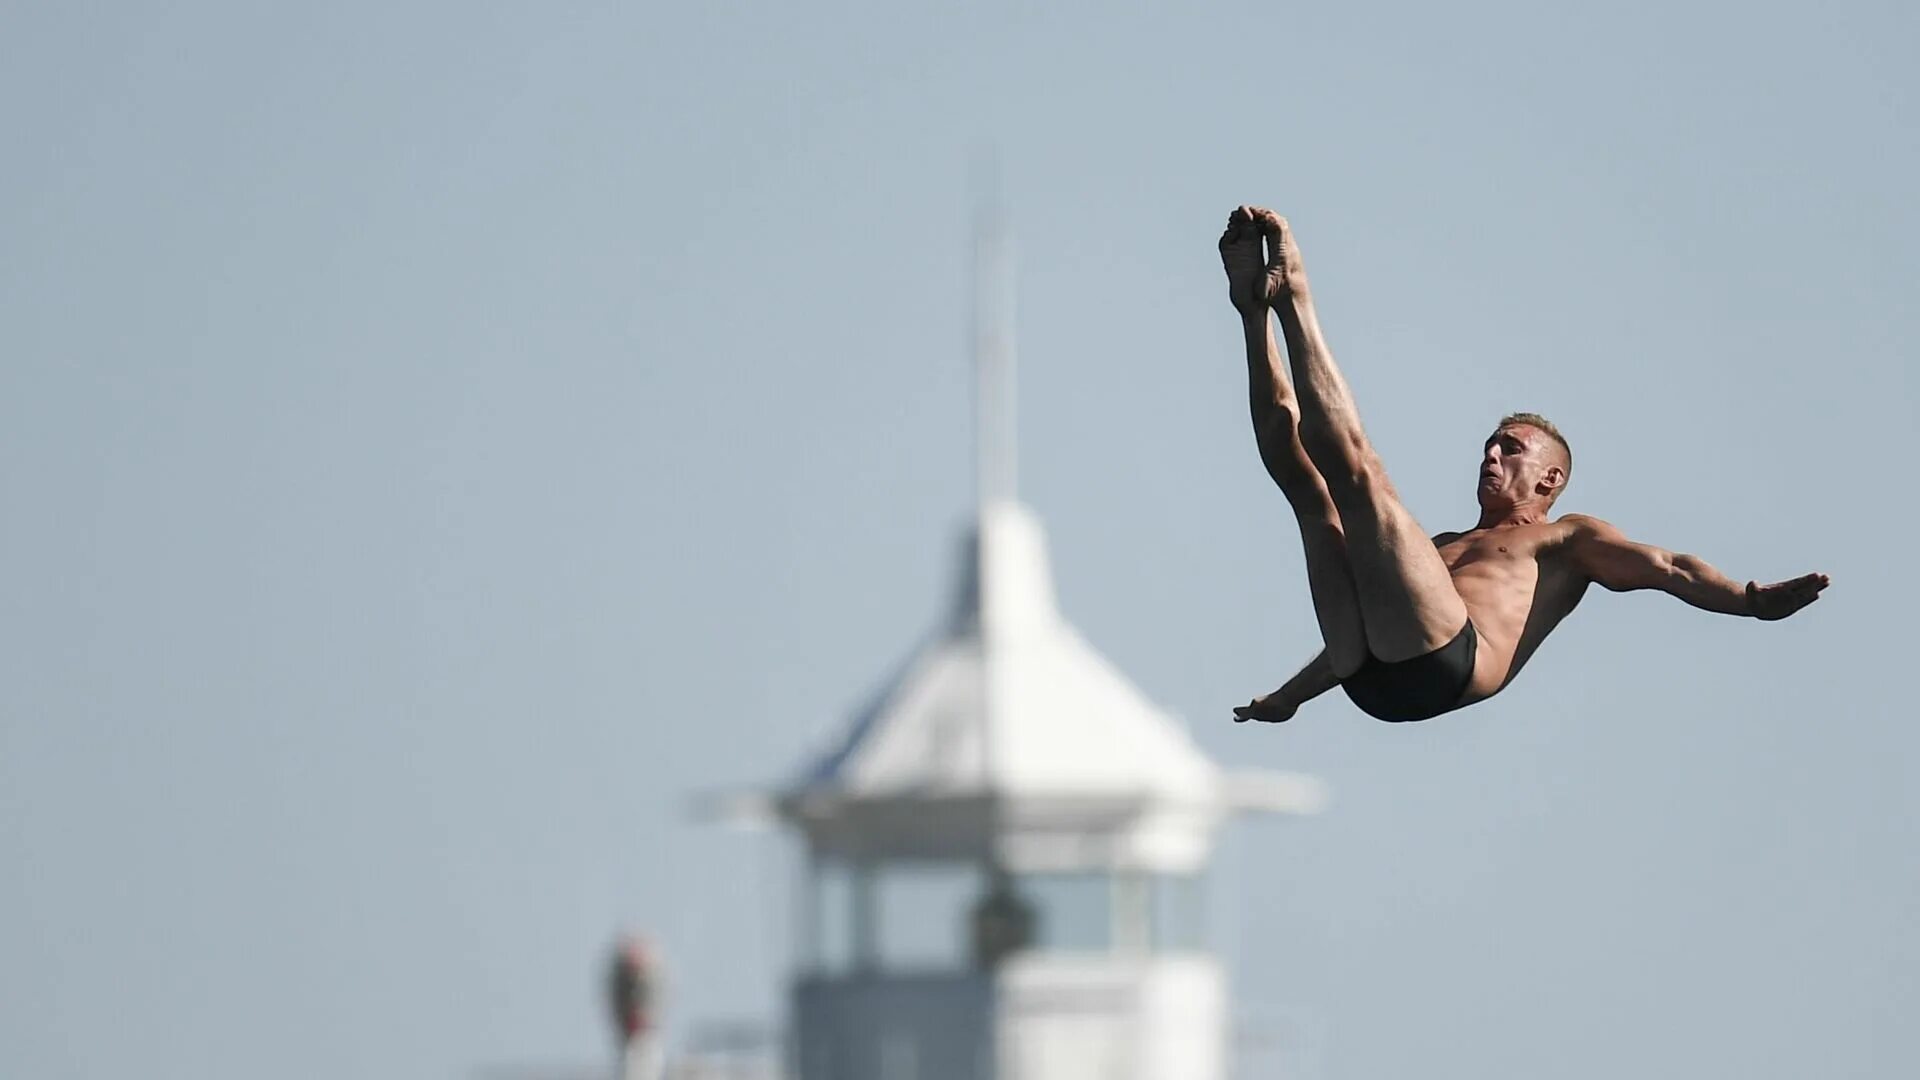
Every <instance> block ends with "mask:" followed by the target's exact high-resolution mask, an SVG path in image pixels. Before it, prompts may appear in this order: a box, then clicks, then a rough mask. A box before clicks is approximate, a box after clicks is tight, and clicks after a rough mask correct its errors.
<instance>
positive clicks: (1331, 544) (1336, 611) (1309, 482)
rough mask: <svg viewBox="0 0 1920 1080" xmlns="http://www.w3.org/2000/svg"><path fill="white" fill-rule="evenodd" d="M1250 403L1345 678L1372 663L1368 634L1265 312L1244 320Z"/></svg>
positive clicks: (1318, 613)
mask: <svg viewBox="0 0 1920 1080" xmlns="http://www.w3.org/2000/svg"><path fill="white" fill-rule="evenodd" d="M1246 322H1247V325H1246V334H1247V368H1248V382H1249V395H1248V396H1249V399H1250V400H1249V404H1250V405H1251V407H1252V413H1253V433H1254V439H1255V441H1256V442H1257V443H1258V444H1259V447H1260V461H1261V463H1262V464H1263V465H1265V466H1266V468H1267V475H1268V476H1270V477H1272V478H1273V482H1274V484H1275V485H1277V486H1278V487H1279V488H1280V491H1281V493H1282V494H1283V495H1285V496H1286V497H1287V503H1288V505H1290V506H1292V507H1293V515H1294V518H1295V520H1296V521H1297V522H1298V524H1299V526H1300V546H1301V548H1302V549H1303V550H1304V551H1305V553H1306V557H1307V588H1308V591H1309V592H1310V593H1311V595H1312V596H1313V614H1314V618H1315V620H1317V621H1318V622H1319V624H1320V638H1321V640H1322V641H1323V642H1325V644H1326V649H1327V660H1328V662H1329V663H1330V664H1331V665H1332V667H1333V672H1334V674H1335V675H1336V676H1339V677H1340V678H1345V677H1347V676H1348V675H1351V674H1353V673H1354V672H1356V671H1358V670H1360V666H1361V665H1362V664H1365V663H1366V662H1367V654H1368V650H1367V635H1366V627H1365V625H1364V623H1363V622H1362V618H1361V612H1360V598H1359V595H1358V593H1357V592H1356V591H1355V589H1354V583H1353V573H1352V572H1351V571H1350V570H1349V569H1348V567H1347V552H1346V542H1345V538H1344V537H1343V536H1342V534H1341V531H1340V514H1339V512H1338V511H1337V510H1336V509H1335V508H1334V505H1333V499H1332V497H1331V496H1330V495H1329V494H1328V492H1327V484H1326V481H1325V480H1323V479H1321V477H1320V473H1319V472H1318V471H1317V470H1316V469H1315V468H1314V467H1313V462H1312V460H1311V459H1309V458H1308V457H1307V451H1306V448H1305V447H1304V446H1302V445H1301V444H1300V422H1299V417H1300V410H1299V403H1298V402H1297V401H1296V400H1294V397H1293V392H1292V389H1291V387H1289V386H1288V384H1287V379H1286V374H1285V372H1284V371H1283V370H1282V369H1281V360H1280V350H1279V347H1278V345H1277V344H1276V343H1275V341H1274V338H1273V328H1272V324H1271V322H1270V321H1269V320H1268V318H1267V315H1266V312H1265V311H1262V312H1260V313H1259V314H1258V324H1257V325H1256V324H1255V321H1254V320H1253V319H1248V320H1246Z"/></svg>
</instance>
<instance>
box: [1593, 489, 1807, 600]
mask: <svg viewBox="0 0 1920 1080" xmlns="http://www.w3.org/2000/svg"><path fill="white" fill-rule="evenodd" d="M1562 520H1563V521H1566V522H1568V523H1569V524H1571V525H1572V526H1573V536H1572V537H1571V538H1570V543H1571V545H1572V552H1573V557H1574V559H1575V560H1576V562H1577V563H1578V565H1579V567H1580V569H1581V571H1582V572H1583V573H1585V574H1586V575H1587V577H1588V578H1590V579H1591V580H1593V581H1596V582H1598V583H1600V584H1601V585H1602V586H1604V587H1606V588H1608V589H1612V590H1613V591H1614V592H1628V591H1631V590H1634V589H1659V590H1660V591H1661V592H1664V593H1667V594H1668V595H1670V596H1676V597H1679V598H1680V599H1682V600H1684V601H1686V602H1687V603H1689V604H1692V605H1693V606H1694V607H1697V608H1701V609H1703V610H1706V611H1717V612H1719V613H1721V614H1723V615H1751V616H1753V617H1754V618H1756V619H1767V620H1770V621H1771V620H1774V619H1784V618H1786V617H1787V616H1789V615H1791V614H1793V613H1794V612H1796V611H1799V610H1800V609H1801V608H1803V607H1806V606H1807V605H1808V604H1811V603H1813V602H1814V601H1815V600H1818V599H1819V598H1820V591H1821V590H1822V589H1825V588H1826V587H1827V585H1828V578H1827V575H1825V574H1804V575H1802V576H1800V577H1797V578H1793V579H1791V580H1788V581H1780V582H1775V583H1774V584H1771V585H1761V584H1759V583H1758V582H1753V581H1749V582H1747V583H1746V584H1745V585H1741V584H1740V583H1738V582H1736V581H1734V580H1733V579H1732V578H1729V577H1727V576H1726V575H1725V574H1722V573H1721V572H1720V571H1718V570H1716V569H1714V568H1713V567H1712V566H1711V565H1709V564H1708V563H1707V561H1706V560H1705V559H1702V558H1700V557H1698V556H1695V555H1680V554H1675V553H1674V552H1671V551H1667V550H1666V549H1664V548H1657V547H1654V546H1652V545H1651V544H1636V543H1634V542H1633V541H1631V540H1629V539H1627V537H1626V535H1625V534H1624V533H1622V532H1621V531H1620V530H1619V529H1616V528H1614V527H1613V526H1612V525H1609V524H1607V523H1606V522H1604V521H1601V520H1600V519H1599V518H1591V517H1587V516H1586V515H1584V514H1568V515H1567V516H1566V517H1565V518H1563V519H1562Z"/></svg>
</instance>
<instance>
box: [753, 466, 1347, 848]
mask: <svg viewBox="0 0 1920 1080" xmlns="http://www.w3.org/2000/svg"><path fill="white" fill-rule="evenodd" d="M962 573H963V582H962V587H961V589H960V595H959V597H958V601H959V602H958V603H957V604H956V607H955V610H954V612H953V617H952V618H951V619H950V621H949V622H948V624H947V626H946V628H945V631H944V633H943V634H942V635H941V636H939V637H938V638H937V639H935V640H934V641H932V642H931V643H929V644H928V645H926V646H925V647H923V648H922V649H921V650H920V651H919V652H918V653H917V654H916V655H915V656H914V657H913V658H912V659H911V661H910V662H909V663H908V664H907V665H906V666H905V668H904V669H903V670H902V671H901V672H900V673H899V674H898V675H897V676H896V677H895V678H894V679H893V681H892V682H891V683H890V684H888V685H887V686H886V687H885V688H884V690H883V691H882V692H881V693H880V695H879V696H878V697H877V698H876V699H875V701H874V702H873V704H872V705H871V706H870V707H869V708H868V709H867V710H866V711H865V712H864V713H863V714H862V715H861V716H860V717H859V718H858V719H857V720H856V722H855V724H854V726H853V729H852V731H851V732H850V733H849V734H848V736H847V738H846V739H845V741H844V742H843V743H842V745H840V746H839V747H838V748H837V749H835V750H834V751H833V752H832V753H829V754H827V755H825V756H824V757H823V758H821V759H820V761H819V762H817V763H816V764H815V765H814V767H813V768H812V769H810V770H809V771H808V773H807V774H806V775H805V776H804V777H803V778H802V780H801V781H800V783H799V784H798V785H796V786H795V787H794V788H792V789H790V790H789V791H787V792H786V793H785V795H784V797H783V798H782V800H781V804H782V807H783V808H784V810H785V812H786V814H787V816H788V817H790V818H791V819H793V820H794V821H795V822H796V823H797V824H799V825H801V827H802V828H804V829H805V830H806V831H807V832H808V834H809V836H810V838H811V840H812V842H813V843H814V844H815V846H816V847H817V848H821V849H825V850H828V851H834V852H837V853H841V854H868V855H878V856H898V857H913V856H918V857H979V858H992V859H996V860H998V861H1000V862H1003V863H1006V864H1009V865H1017V866H1022V867H1026V868H1031V869H1042V868H1052V869H1060V870H1069V869H1081V868H1086V867H1090V866H1099V865H1106V866H1114V865H1131V866H1135V867H1141V868H1155V869H1164V870H1170V871H1189V870H1192V869H1194V868H1195V867H1196V866H1197V865H1198V864H1199V863H1200V862H1201V861H1203V860H1204V858H1205V854H1206V851H1207V850H1208V848H1209V847H1210V846H1211V841H1212V834H1213V830H1214V827H1215V826H1216V825H1217V824H1218V823H1219V820H1220V818H1221V817H1222V816H1223V815H1224V814H1226V813H1227V812H1229V811H1231V810H1234V809H1264V810H1301V809H1310V808H1311V805H1310V804H1311V803H1312V802H1313V801H1314V800H1315V799H1316V798H1317V792H1315V791H1313V790H1311V789H1294V788H1289V787H1287V783H1288V781H1287V779H1286V778H1284V777H1274V778H1272V779H1271V781H1270V782H1269V784H1268V786H1267V787H1266V788H1263V789H1260V790H1258V791H1255V790H1254V789H1251V788H1249V787H1247V785H1246V784H1245V782H1244V779H1245V778H1243V777H1229V778H1223V777H1222V775H1221V773H1220V770H1219V769H1217V768H1216V767H1215V766H1214V764H1213V763H1212V762H1211V761H1209V760H1208V759H1207V757H1206V756H1205V755H1204V754H1202V753H1201V752H1200V750H1199V749H1198V748H1197V747H1195V746H1194V744H1193V742H1192V740H1191V739H1190V738H1189V737H1188V735H1187V732H1186V730H1185V729H1184V728H1183V727H1181V726H1180V724H1178V723H1177V722H1176V721H1174V720H1173V719H1172V718H1171V717H1170V716H1168V715H1167V714H1166V713H1165V712H1163V711H1161V710H1160V709H1159V708H1157V707H1155V706H1154V705H1153V704H1152V703H1151V702H1150V701H1148V700H1147V698H1146V697H1145V695H1143V694H1142V693H1141V692H1140V691H1139V690H1138V689H1137V688H1136V687H1135V686H1134V685H1133V684H1132V683H1131V682H1129V681H1128V680H1127V678H1126V677H1125V676H1124V675H1122V674H1121V673H1120V672H1119V671H1118V670H1117V669H1115V668H1114V666H1113V665H1112V664H1110V663H1108V662H1107V660H1106V659H1105V658H1104V657H1102V656H1101V655H1100V654H1099V653H1097V652H1095V651H1094V649H1093V647H1092V646H1091V645H1089V644H1087V642H1086V640H1085V639H1084V638H1082V637H1081V636H1080V634H1079V633H1078V632H1077V631H1075V630H1074V628H1073V627H1072V626H1070V625H1069V624H1068V623H1067V621H1066V620H1065V619H1064V618H1062V617H1061V616H1060V613H1059V611H1058V609H1057V608H1056V607H1055V605H1054V597H1053V585H1052V580H1051V575H1050V573H1049V570H1048V564H1047V556H1046V540H1045V536H1044V535H1043V533H1042V531H1041V528H1040V524H1039V522H1038V521H1037V520H1035V518H1034V516H1033V515H1032V514H1031V513H1030V512H1029V511H1028V510H1027V509H1026V508H1025V507H1023V506H1021V505H1019V504H1018V503H1015V502H1012V501H1010V500H1002V501H997V502H993V503H989V504H987V505H986V506H985V507H984V508H983V510H982V513H981V519H980V526H979V530H978V532H977V534H976V536H975V538H974V543H973V544H972V545H970V548H969V551H968V553H967V558H966V560H965V563H964V564H963V568H962ZM1276 783H1277V784H1278V786H1275V784H1276Z"/></svg>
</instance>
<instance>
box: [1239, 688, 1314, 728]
mask: <svg viewBox="0 0 1920 1080" xmlns="http://www.w3.org/2000/svg"><path fill="white" fill-rule="evenodd" d="M1299 711H1300V706H1299V705H1297V704H1295V703H1293V702H1291V701H1288V700H1287V699H1286V696H1285V695H1283V694H1282V693H1281V692H1280V691H1278V690H1275V691H1274V692H1273V693H1271V694H1268V695H1267V696H1266V697H1261V698H1254V699H1253V700H1252V701H1249V702H1247V703H1246V704H1245V705H1242V706H1240V707H1239V708H1237V709H1235V710H1233V721H1234V723H1236V724H1239V723H1245V722H1246V721H1248V720H1258V721H1260V722H1261V723H1265V724H1284V723H1286V722H1287V721H1289V720H1291V719H1293V714H1294V713H1297V712H1299Z"/></svg>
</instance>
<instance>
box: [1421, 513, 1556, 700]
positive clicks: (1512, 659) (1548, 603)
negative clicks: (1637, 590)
mask: <svg viewBox="0 0 1920 1080" xmlns="http://www.w3.org/2000/svg"><path fill="white" fill-rule="evenodd" d="M1546 531H1547V530H1545V529H1542V530H1538V531H1536V530H1535V529H1534V528H1531V527H1523V528H1520V529H1504V530H1496V531H1493V532H1489V533H1485V534H1481V535H1480V536H1478V537H1471V538H1469V537H1462V538H1461V539H1459V540H1456V541H1454V542H1453V543H1450V544H1447V545H1446V546H1444V547H1442V548H1441V549H1440V555H1441V558H1442V559H1444V560H1445V561H1446V564H1447V569H1448V570H1449V571H1450V572H1451V573H1452V575H1453V586H1454V588H1455V589H1456V590H1457V591H1458V592H1459V593H1460V599H1461V600H1462V601H1463V602H1464V603H1465V604H1466V607H1467V617H1468V618H1470V619H1472V620H1473V626H1474V630H1475V631H1477V632H1478V634H1479V636H1480V648H1479V651H1478V653H1477V654H1476V655H1475V657H1474V665H1473V679H1472V680H1471V681H1470V682H1469V683H1468V685H1467V690H1466V694H1465V695H1464V698H1463V700H1462V704H1466V703H1468V702H1473V701H1479V700H1481V699H1483V698H1488V697H1491V696H1493V695H1494V694H1495V693H1497V692H1499V691H1500V690H1501V689H1502V688H1503V687H1505V686H1506V685H1507V683H1509V682H1511V681H1513V677H1514V676H1515V675H1517V674H1519V672H1520V668H1521V667H1522V666H1524V665H1525V664H1526V662H1527V660H1528V658H1529V657H1531V656H1532V655H1533V653H1534V651H1535V650H1536V649H1538V648H1539V647H1540V642H1541V641H1543V640H1544V639H1545V638H1546V636H1547V634H1548V633H1550V632H1551V631H1552V630H1553V628H1554V627H1555V626H1558V625H1559V623H1560V620H1562V619H1564V618H1566V617H1567V614H1568V613H1569V612H1571V611H1572V610H1573V607H1574V605H1575V604H1577V603H1579V601H1580V595H1579V594H1580V593H1581V592H1584V591H1585V590H1584V589H1583V588H1582V589H1570V588H1568V586H1569V585H1571V584H1572V583H1571V582H1568V581H1563V580H1561V579H1562V578H1564V577H1565V576H1566V575H1565V572H1564V571H1562V570H1561V569H1560V568H1559V567H1557V566H1554V565H1552V564H1551V563H1549V564H1548V565H1547V566H1545V567H1543V566H1542V560H1541V557H1540V556H1541V555H1542V554H1543V552H1542V550H1541V547H1542V545H1541V544H1540V543H1539V541H1542V540H1545V539H1547V537H1546V536H1543V535H1540V533H1541V532H1546ZM1582 584H1584V583H1582ZM1529 620H1531V621H1532V625H1531V626H1529V625H1528V622H1529Z"/></svg>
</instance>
